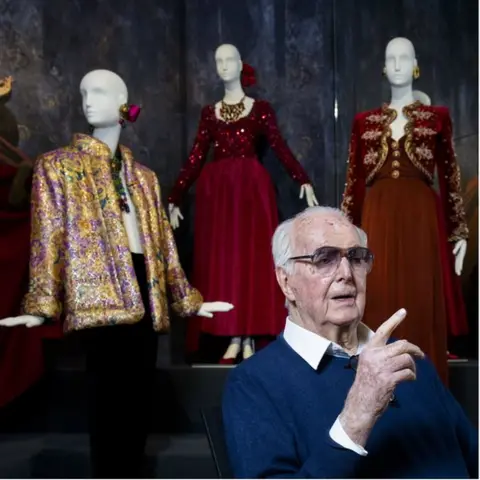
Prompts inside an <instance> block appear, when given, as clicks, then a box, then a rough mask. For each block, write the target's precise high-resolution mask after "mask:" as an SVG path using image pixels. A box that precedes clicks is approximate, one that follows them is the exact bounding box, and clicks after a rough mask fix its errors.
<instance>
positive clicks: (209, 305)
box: [197, 302, 233, 318]
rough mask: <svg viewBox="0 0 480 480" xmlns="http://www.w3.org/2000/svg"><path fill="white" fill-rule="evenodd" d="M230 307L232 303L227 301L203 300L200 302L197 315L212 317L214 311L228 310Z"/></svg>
mask: <svg viewBox="0 0 480 480" xmlns="http://www.w3.org/2000/svg"><path fill="white" fill-rule="evenodd" d="M232 308H233V305H232V304H231V303H227V302H205V303H202V306H201V307H200V310H199V311H198V312H197V315H198V316H199V317H207V318H213V314H214V313H215V312H229V311H230V310H231V309H232Z"/></svg>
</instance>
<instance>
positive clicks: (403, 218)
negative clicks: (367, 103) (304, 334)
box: [342, 38, 468, 381]
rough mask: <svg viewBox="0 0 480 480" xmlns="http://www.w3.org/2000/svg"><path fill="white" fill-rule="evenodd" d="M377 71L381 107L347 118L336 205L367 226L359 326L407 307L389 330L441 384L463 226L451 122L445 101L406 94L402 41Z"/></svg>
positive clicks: (457, 304)
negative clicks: (365, 285)
mask: <svg viewBox="0 0 480 480" xmlns="http://www.w3.org/2000/svg"><path fill="white" fill-rule="evenodd" d="M384 75H385V76H386V78H387V80H388V82H389V84H390V91H391V100H390V104H389V105H387V104H384V105H383V106H382V107H381V108H379V109H375V110H372V111H369V112H363V113H360V114H358V115H357V116H356V117H355V120H354V122H353V129H352V137H351V141H350V152H349V160H348V170H347V183H346V185H345V192H344V196H343V203H342V209H343V211H344V212H345V213H346V214H347V215H348V216H350V217H351V218H352V220H353V221H354V222H355V223H356V224H357V225H361V226H362V228H363V229H364V230H365V231H366V232H367V234H368V236H369V244H370V248H371V249H372V251H373V252H374V254H375V256H376V260H375V263H376V265H377V267H374V268H373V270H372V274H371V276H370V278H369V289H368V292H367V296H368V298H367V306H366V313H365V319H366V322H367V324H368V325H369V326H370V327H371V328H377V327H378V326H379V325H380V324H381V323H382V322H383V321H384V319H385V318H388V316H389V315H390V313H389V312H390V310H391V309H398V308H401V307H404V308H406V310H407V312H408V315H409V318H408V319H407V321H406V322H403V324H402V325H401V326H400V327H399V329H397V330H396V331H395V334H396V335H397V336H399V337H406V338H408V340H409V341H411V342H413V343H416V344H417V345H419V346H420V348H422V349H423V350H424V351H425V352H426V353H427V354H428V355H429V356H430V357H431V358H432V360H433V361H434V362H435V364H436V367H437V369H438V371H439V373H440V375H441V376H442V377H443V379H444V380H445V381H446V376H447V361H446V360H447V357H446V352H447V344H446V342H447V323H448V325H449V327H450V333H451V334H453V335H461V334H464V333H465V331H466V328H467V323H466V319H465V308H464V305H463V301H462V299H461V295H460V290H459V288H458V278H456V276H458V275H460V274H461V271H462V266H463V261H464V257H465V251H466V240H467V237H468V228H467V225H466V222H465V212H464V206H463V200H462V197H461V192H460V171H459V167H458V165H457V162H456V156H455V151H454V146H453V140H452V126H451V119H450V115H449V112H448V110H447V109H446V108H445V107H435V106H429V105H424V104H422V103H421V102H420V101H418V100H415V98H414V94H413V90H412V83H413V80H414V79H415V78H418V77H419V75H420V69H419V66H418V63H417V59H416V57H415V50H414V47H413V45H412V43H411V42H410V41H409V40H408V39H406V38H395V39H393V40H391V41H390V42H389V43H388V45H387V48H386V51H385V67H384ZM435 169H437V170H438V176H439V184H440V198H439V197H438V196H437V194H436V193H435V191H434V190H433V188H432V185H433V178H434V173H435ZM366 187H368V190H367V188H366ZM449 245H451V246H449ZM455 274H456V275H455ZM393 311H395V310H393Z"/></svg>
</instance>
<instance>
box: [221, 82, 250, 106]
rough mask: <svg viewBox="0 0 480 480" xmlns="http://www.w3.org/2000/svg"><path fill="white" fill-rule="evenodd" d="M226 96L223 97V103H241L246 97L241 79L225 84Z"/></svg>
mask: <svg viewBox="0 0 480 480" xmlns="http://www.w3.org/2000/svg"><path fill="white" fill-rule="evenodd" d="M223 85H224V87H225V94H224V95H223V101H224V102H225V103H230V104H232V105H233V104H236V103H239V102H240V101H241V100H242V98H243V97H244V96H245V92H244V91H243V88H242V84H241V83H240V79H238V80H233V81H232V82H225V83H224V84H223Z"/></svg>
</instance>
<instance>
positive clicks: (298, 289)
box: [282, 213, 367, 327]
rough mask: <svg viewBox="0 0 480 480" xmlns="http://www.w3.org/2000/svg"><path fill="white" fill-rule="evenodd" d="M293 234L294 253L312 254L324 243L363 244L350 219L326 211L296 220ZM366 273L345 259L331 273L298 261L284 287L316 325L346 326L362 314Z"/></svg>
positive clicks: (353, 245) (297, 305)
mask: <svg viewBox="0 0 480 480" xmlns="http://www.w3.org/2000/svg"><path fill="white" fill-rule="evenodd" d="M292 235H293V237H294V238H293V256H299V255H310V254H312V253H313V252H314V251H315V250H317V249H318V248H320V247H324V246H330V247H338V248H345V249H346V248H350V247H355V246H360V239H359V236H358V233H357V231H356V229H355V227H353V225H351V224H350V223H349V222H348V220H346V219H342V218H339V217H338V216H336V215H331V214H325V213H321V214H318V215H312V216H311V217H309V218H308V217H307V218H305V219H299V220H297V221H296V223H295V224H294V225H293V232H292ZM366 276H367V271H366V270H365V272H364V273H362V272H361V271H360V272H359V271H358V269H355V270H354V269H352V266H351V265H350V263H349V261H348V260H347V259H346V258H342V259H341V261H340V263H339V265H338V267H337V268H336V269H335V270H334V271H333V272H332V273H330V274H329V275H325V274H324V272H322V268H321V267H319V266H317V265H314V264H312V263H310V262H308V261H306V262H304V261H296V262H295V265H294V267H293V273H292V274H291V275H288V279H287V285H288V289H287V290H286V289H285V288H282V289H283V290H284V293H285V294H286V296H287V298H288V299H289V300H290V301H291V302H292V301H293V302H295V305H296V307H297V309H298V311H299V313H300V315H302V313H304V314H306V317H308V318H310V319H312V320H313V321H314V323H315V325H316V327H321V326H322V325H325V324H331V325H336V326H346V325H349V324H351V323H352V322H358V321H360V320H361V318H362V316H363V312H364V309H365V290H366Z"/></svg>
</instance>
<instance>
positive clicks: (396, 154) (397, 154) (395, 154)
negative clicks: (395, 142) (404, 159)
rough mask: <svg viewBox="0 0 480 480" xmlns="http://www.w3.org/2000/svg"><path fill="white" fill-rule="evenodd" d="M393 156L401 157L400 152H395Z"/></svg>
mask: <svg viewBox="0 0 480 480" xmlns="http://www.w3.org/2000/svg"><path fill="white" fill-rule="evenodd" d="M393 156H394V157H397V158H398V157H399V156H400V152H399V151H398V150H395V151H394V152H393Z"/></svg>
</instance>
